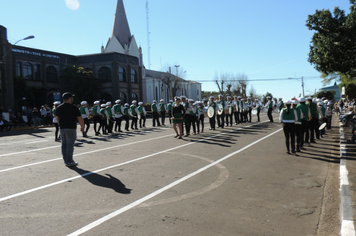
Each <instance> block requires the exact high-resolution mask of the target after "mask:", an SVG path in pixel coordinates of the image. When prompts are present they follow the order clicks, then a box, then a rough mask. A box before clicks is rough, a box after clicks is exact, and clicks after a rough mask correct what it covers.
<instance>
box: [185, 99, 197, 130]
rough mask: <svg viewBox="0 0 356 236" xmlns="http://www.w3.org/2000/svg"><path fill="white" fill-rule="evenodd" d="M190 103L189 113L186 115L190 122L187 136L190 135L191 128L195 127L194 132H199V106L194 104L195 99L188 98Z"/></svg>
mask: <svg viewBox="0 0 356 236" xmlns="http://www.w3.org/2000/svg"><path fill="white" fill-rule="evenodd" d="M188 103H189V114H188V115H186V117H187V122H189V129H188V130H187V134H186V135H185V136H189V134H190V128H191V127H193V134H197V131H196V128H195V123H196V121H197V108H196V106H194V100H193V99H188Z"/></svg>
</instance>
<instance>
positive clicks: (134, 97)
mask: <svg viewBox="0 0 356 236" xmlns="http://www.w3.org/2000/svg"><path fill="white" fill-rule="evenodd" d="M131 97H132V101H133V100H136V101H137V100H138V96H137V94H136V93H132V96H131Z"/></svg>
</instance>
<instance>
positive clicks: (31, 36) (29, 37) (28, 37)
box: [2, 35, 35, 61]
mask: <svg viewBox="0 0 356 236" xmlns="http://www.w3.org/2000/svg"><path fill="white" fill-rule="evenodd" d="M33 38H35V36H33V35H30V36H27V37H26V38H23V39H20V40H17V41H16V42H15V43H14V44H13V45H12V46H11V47H10V49H9V50H8V51H7V52H6V53H5V55H4V57H3V58H2V61H4V60H5V57H6V56H7V54H9V52H10V51H11V49H12V48H13V47H14V46H15V45H16V44H17V43H18V42H21V41H23V40H28V39H33Z"/></svg>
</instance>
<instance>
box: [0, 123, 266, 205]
mask: <svg viewBox="0 0 356 236" xmlns="http://www.w3.org/2000/svg"><path fill="white" fill-rule="evenodd" d="M265 122H266V121H265ZM262 123H263V122H262ZM257 124H260V123H256V124H253V125H249V126H245V127H241V128H239V129H234V130H231V131H228V132H226V133H231V132H234V131H237V130H241V129H244V128H249V127H251V126H255V125H257ZM226 133H220V134H217V135H213V136H210V137H207V138H204V139H199V140H197V141H194V142H190V143H186V144H183V145H180V146H176V147H173V148H169V149H166V150H163V151H160V152H156V153H152V154H149V155H146V156H143V157H139V158H136V159H133V160H130V161H126V162H123V163H119V164H116V165H112V166H109V167H105V168H102V169H99V170H96V171H92V172H88V173H85V174H83V175H78V176H75V177H71V178H68V179H65V180H60V181H57V182H54V183H51V184H47V185H43V186H40V187H37V188H33V189H29V190H26V191H23V192H19V193H16V194H12V195H9V196H7V197H3V198H0V202H3V201H6V200H9V199H12V198H15V197H19V196H22V195H26V194H28V193H32V192H35V191H38V190H41V189H45V188H48V187H52V186H55V185H58V184H61V183H64V182H66V181H70V180H74V179H77V178H81V177H84V176H87V175H91V174H94V173H98V172H101V171H105V170H108V169H112V168H116V167H119V166H122V165H126V164H130V163H133V162H136V161H140V160H143V159H147V158H149V157H152V156H156V155H159V154H162V153H166V152H170V151H172V150H175V149H178V148H182V147H185V146H189V145H192V144H195V143H199V142H202V141H205V140H209V139H212V138H215V137H218V136H221V135H225V134H226ZM167 136H171V135H166V136H163V137H167ZM163 137H157V138H154V139H159V138H163ZM150 140H153V139H150ZM145 141H146V140H142V141H138V142H135V144H137V143H139V142H145ZM131 144H134V143H130V144H123V145H119V146H116V147H120V146H125V145H131ZM116 147H108V148H104V149H100V150H94V151H90V152H86V153H81V154H77V155H84V154H89V153H93V152H98V151H102V150H107V149H111V148H116ZM59 159H60V158H59ZM14 168H16V167H14Z"/></svg>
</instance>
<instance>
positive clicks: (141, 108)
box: [137, 102, 147, 128]
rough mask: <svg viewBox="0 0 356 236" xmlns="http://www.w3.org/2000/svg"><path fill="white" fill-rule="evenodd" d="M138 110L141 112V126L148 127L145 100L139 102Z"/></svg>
mask: <svg viewBox="0 0 356 236" xmlns="http://www.w3.org/2000/svg"><path fill="white" fill-rule="evenodd" d="M137 110H138V112H139V113H140V120H139V123H140V128H142V127H146V115H147V112H146V109H145V106H144V104H143V102H139V103H138V108H137Z"/></svg>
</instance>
